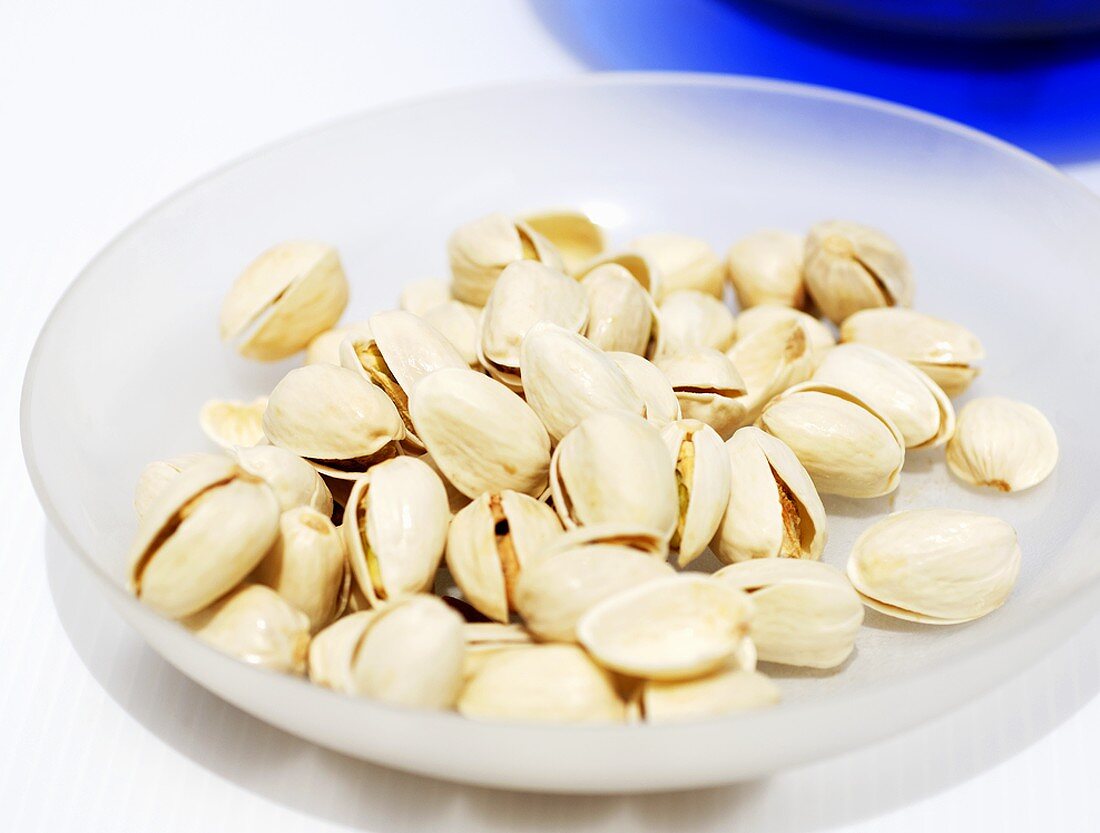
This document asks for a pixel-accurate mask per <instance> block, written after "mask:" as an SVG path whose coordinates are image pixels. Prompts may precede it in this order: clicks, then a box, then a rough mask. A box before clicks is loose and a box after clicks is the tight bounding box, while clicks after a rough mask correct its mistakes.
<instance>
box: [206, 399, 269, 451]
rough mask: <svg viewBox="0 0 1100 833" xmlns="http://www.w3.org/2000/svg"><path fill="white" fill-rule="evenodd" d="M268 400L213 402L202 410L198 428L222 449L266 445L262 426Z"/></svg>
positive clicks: (223, 400)
mask: <svg viewBox="0 0 1100 833" xmlns="http://www.w3.org/2000/svg"><path fill="white" fill-rule="evenodd" d="M265 408H267V397H266V396H261V397H259V398H257V399H253V400H252V401H251V402H241V401H238V400H231V399H211V400H210V401H208V402H207V403H206V404H204V405H203V406H202V409H201V410H200V411H199V427H200V428H202V433H204V434H205V435H206V437H207V439H209V440H210V441H211V442H212V443H214V444H215V445H218V446H221V447H222V448H226V449H229V448H233V447H234V446H243V447H244V448H248V447H250V446H253V445H258V444H259V443H266V442H267V438H266V437H265V436H264V428H263V424H262V420H263V416H264V409H265Z"/></svg>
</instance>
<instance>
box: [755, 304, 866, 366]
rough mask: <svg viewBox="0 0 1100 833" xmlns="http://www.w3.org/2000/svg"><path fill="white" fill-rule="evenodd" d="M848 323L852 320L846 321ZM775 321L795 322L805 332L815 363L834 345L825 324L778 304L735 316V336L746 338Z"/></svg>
mask: <svg viewBox="0 0 1100 833" xmlns="http://www.w3.org/2000/svg"><path fill="white" fill-rule="evenodd" d="M848 320H849V321H850V320H852V319H848ZM777 321H797V322H798V323H800V324H801V325H802V326H803V327H804V328H805V330H806V335H807V336H808V337H809V339H810V344H811V346H812V347H813V351H814V359H815V362H817V361H819V360H820V359H821V358H823V357H824V356H825V353H826V352H827V351H828V350H829V348H830V347H832V346H833V345H834V344H836V337H835V336H834V335H833V332H832V330H830V329H829V328H828V327H827V326H826V325H825V324H823V323H822V322H821V321H820V320H818V319H817V318H814V317H813V316H812V315H807V314H806V313H804V312H802V311H801V310H797V309H791V308H790V307H784V306H780V305H779V304H758V305H757V306H755V307H751V308H749V309H747V310H745V311H744V312H742V313H741V314H740V315H738V316H737V336H738V338H747V337H748V336H750V335H751V334H752V333H755V332H756V331H757V330H759V329H762V328H764V327H767V326H769V325H771V324H774V323H775V322H777Z"/></svg>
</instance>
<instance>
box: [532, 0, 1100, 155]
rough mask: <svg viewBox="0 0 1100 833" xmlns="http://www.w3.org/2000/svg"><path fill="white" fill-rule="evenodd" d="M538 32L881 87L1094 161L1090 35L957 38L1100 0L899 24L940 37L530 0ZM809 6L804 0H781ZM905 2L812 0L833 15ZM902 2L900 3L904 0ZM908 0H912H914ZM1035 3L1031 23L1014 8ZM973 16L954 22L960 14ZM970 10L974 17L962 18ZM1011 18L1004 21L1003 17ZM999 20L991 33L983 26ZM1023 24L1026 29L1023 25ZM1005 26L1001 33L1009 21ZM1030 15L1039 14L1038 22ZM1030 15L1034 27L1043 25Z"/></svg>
mask: <svg viewBox="0 0 1100 833" xmlns="http://www.w3.org/2000/svg"><path fill="white" fill-rule="evenodd" d="M530 2H531V5H532V6H533V8H534V9H535V10H536V12H537V13H538V15H539V17H540V18H541V20H542V21H543V23H544V24H545V25H546V27H547V28H548V29H549V30H550V31H551V32H552V33H553V34H554V35H555V36H556V37H557V38H558V39H559V40H560V41H561V42H562V44H563V45H564V46H565V47H566V48H568V49H569V50H570V51H572V52H573V53H574V54H575V55H577V57H579V58H580V59H581V60H583V61H584V62H585V63H586V64H588V65H589V66H591V67H592V68H593V69H602V70H612V69H618V70H630V69H662V70H692V71H699V72H728V73H740V74H745V75H759V76H764V77H769V78H782V79H787V80H793V81H804V82H808V83H813V84H823V85H825V86H830V87H837V88H839V89H844V90H851V91H854V92H860V93H865V94H868V95H874V96H878V97H880V98H884V99H887V100H889V101H896V102H900V103H903V104H909V105H912V106H914V107H919V108H921V109H924V110H928V111H930V112H933V113H938V114H940V115H944V116H947V117H949V118H953V119H957V120H958V121H961V122H964V123H966V124H970V125H973V126H974V127H977V128H980V129H982V130H986V131H988V132H990V133H992V134H994V135H996V136H1000V137H1002V138H1004V139H1007V140H1008V141H1010V142H1013V143H1015V144H1018V145H1020V146H1022V147H1025V148H1027V149H1028V150H1031V151H1033V152H1034V153H1037V154H1039V155H1040V156H1044V157H1046V158H1047V159H1050V160H1051V161H1053V162H1057V163H1068V162H1080V161H1087V160H1090V159H1097V158H1100V37H1096V36H1091V37H1090V36H1088V35H1087V34H1085V33H1082V34H1081V35H1078V36H1064V37H1059V38H1054V37H1047V38H1041V39H1026V40H1025V39H1020V38H1013V39H993V38H969V39H967V38H963V37H961V35H965V34H974V33H975V32H983V33H985V34H993V33H1005V32H1008V33H1011V34H1016V35H1019V34H1023V33H1025V32H1030V31H1035V28H1034V27H1035V26H1039V31H1051V30H1052V27H1054V26H1064V25H1065V24H1066V21H1072V25H1071V28H1073V27H1077V26H1084V25H1085V22H1087V19H1088V17H1087V16H1088V15H1089V14H1091V16H1092V17H1097V18H1100V0H1084V2H1082V0H1052V3H1053V5H1054V6H1060V7H1064V8H1067V9H1068V8H1070V7H1074V8H1077V9H1078V11H1079V12H1080V13H1081V15H1084V16H1081V17H1078V18H1070V17H1061V18H1056V19H1055V18H1052V17H1051V16H1050V14H1049V12H1050V11H1051V8H1050V6H1045V5H1044V4H1043V3H1042V0H1033V2H1030V3H1029V2H1027V0H1002V2H1000V3H997V2H996V0H989V2H984V3H983V2H979V1H978V0H936V2H933V3H930V4H926V5H925V6H924V8H923V11H922V10H920V9H918V10H917V11H916V12H913V14H911V15H910V16H909V17H908V18H907V19H906V21H903V23H905V25H907V26H908V28H910V29H912V28H914V24H913V21H914V20H918V19H919V21H920V22H921V25H926V24H928V21H929V20H930V18H929V17H928V15H929V14H930V13H934V12H937V11H938V12H939V13H942V14H946V10H949V9H950V8H952V7H954V8H956V9H957V11H958V15H956V16H954V17H950V18H947V17H945V19H943V21H942V26H941V29H942V32H943V35H944V36H943V37H933V36H931V35H912V34H904V33H897V32H892V31H887V30H885V29H881V28H872V27H871V26H853V25H849V24H845V23H842V22H837V21H835V20H830V19H825V18H821V17H815V16H811V15H807V14H802V13H798V12H792V11H790V10H788V9H785V8H780V7H779V6H778V5H776V4H774V3H768V2H762V0H756V2H747V1H746V0H738V1H737V2H734V0H530ZM781 2H782V3H786V4H792V3H793V4H800V5H801V4H804V5H807V6H808V5H812V4H813V0H781ZM903 3H905V0H823V2H822V5H823V6H826V7H828V8H829V9H831V10H832V11H833V12H834V13H835V12H836V11H837V10H838V9H839V8H841V7H843V8H844V9H847V10H849V11H851V10H853V9H855V8H857V7H859V6H866V7H868V8H870V7H875V8H877V9H878V10H879V12H880V13H881V14H880V16H879V17H877V18H874V19H872V20H868V21H866V22H868V23H871V22H875V23H879V24H885V23H886V22H888V20H889V18H887V17H886V16H885V14H886V12H887V11H889V10H890V9H891V8H892V9H899V8H901V6H900V5H899V4H903ZM906 5H910V4H906ZM911 5H912V7H913V8H917V7H918V5H919V4H917V3H912V4H911ZM1030 6H1034V7H1035V8H1034V9H1033V11H1038V12H1041V13H1042V15H1041V16H1040V18H1030V17H1026V16H1025V7H1030ZM968 11H969V12H970V13H971V17H970V18H967V19H968V20H969V21H970V23H969V24H964V23H960V19H962V16H964V13H966V12H968ZM978 12H980V13H981V15H982V17H981V19H980V20H975V19H974V17H973V14H977V13H978ZM1008 15H1015V16H1014V17H1005V16H1008ZM994 17H996V18H997V19H1000V20H1001V21H1002V22H1001V27H1002V28H1001V29H990V28H988V27H989V21H990V20H993V19H994ZM1028 20H1030V21H1031V25H1032V27H1033V28H1031V29H1027V28H1026V27H1025V24H1026V21H1028ZM1012 21H1016V24H1013V25H1012V26H1011V27H1009V28H1004V27H1008V26H1009V24H1010V23H1011V22H1012ZM1037 21H1038V22H1037ZM1040 23H1041V25H1040Z"/></svg>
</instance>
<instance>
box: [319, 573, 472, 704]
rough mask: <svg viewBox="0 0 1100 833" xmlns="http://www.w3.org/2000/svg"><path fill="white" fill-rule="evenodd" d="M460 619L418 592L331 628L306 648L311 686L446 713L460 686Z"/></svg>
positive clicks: (349, 617) (430, 597)
mask: <svg viewBox="0 0 1100 833" xmlns="http://www.w3.org/2000/svg"><path fill="white" fill-rule="evenodd" d="M462 627H463V623H462V617H461V616H459V615H458V614H457V613H455V612H454V611H453V610H451V609H450V608H449V607H447V605H446V604H444V603H443V602H442V601H440V600H439V599H437V598H436V597H435V596H428V595H424V594H419V595H416V596H408V597H406V598H404V599H400V600H398V601H395V602H390V603H388V604H386V605H385V606H383V607H381V608H378V609H377V610H365V611H361V612H359V613H353V614H351V615H349V616H345V617H344V618H343V619H339V620H337V621H336V622H334V623H333V624H331V625H329V626H328V627H327V628H325V629H324V630H323V631H321V632H320V633H319V634H317V636H315V637H314V638H313V642H312V643H311V644H310V648H309V676H310V679H311V680H313V682H315V683H318V684H320V685H323V686H327V687H328V688H333V689H335V690H337V691H340V692H343V693H344V694H355V695H363V696H367V697H375V698H377V699H379V700H383V701H385V702H387V703H394V704H396V705H400V706H412V707H419V708H429V709H431V708H434V709H447V708H451V707H452V706H453V705H454V704H455V701H456V700H457V699H458V693H459V690H460V689H461V687H462V661H463V655H464V653H465V640H464V639H463V634H462Z"/></svg>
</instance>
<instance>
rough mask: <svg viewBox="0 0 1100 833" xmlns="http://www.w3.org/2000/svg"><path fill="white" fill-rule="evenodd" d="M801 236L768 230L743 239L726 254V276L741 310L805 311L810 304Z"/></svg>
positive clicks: (803, 243)
mask: <svg viewBox="0 0 1100 833" xmlns="http://www.w3.org/2000/svg"><path fill="white" fill-rule="evenodd" d="M804 245H805V240H804V238H803V237H802V235H800V234H793V233H792V232H789V231H779V230H777V229H764V230H762V231H756V232H753V233H752V234H750V235H748V236H747V237H743V238H741V239H740V240H738V241H737V242H736V243H734V244H733V246H732V247H730V250H729V253H728V254H727V255H726V275H727V277H729V282H730V284H731V285H732V286H733V291H734V292H735V293H736V295H737V303H738V304H739V305H740V306H741V309H749V308H750V307H755V306H756V305H758V304H782V305H784V306H786V307H795V308H801V307H803V306H804V305H805V304H806V287H805V286H804V285H803V283H802V252H803V248H804Z"/></svg>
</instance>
